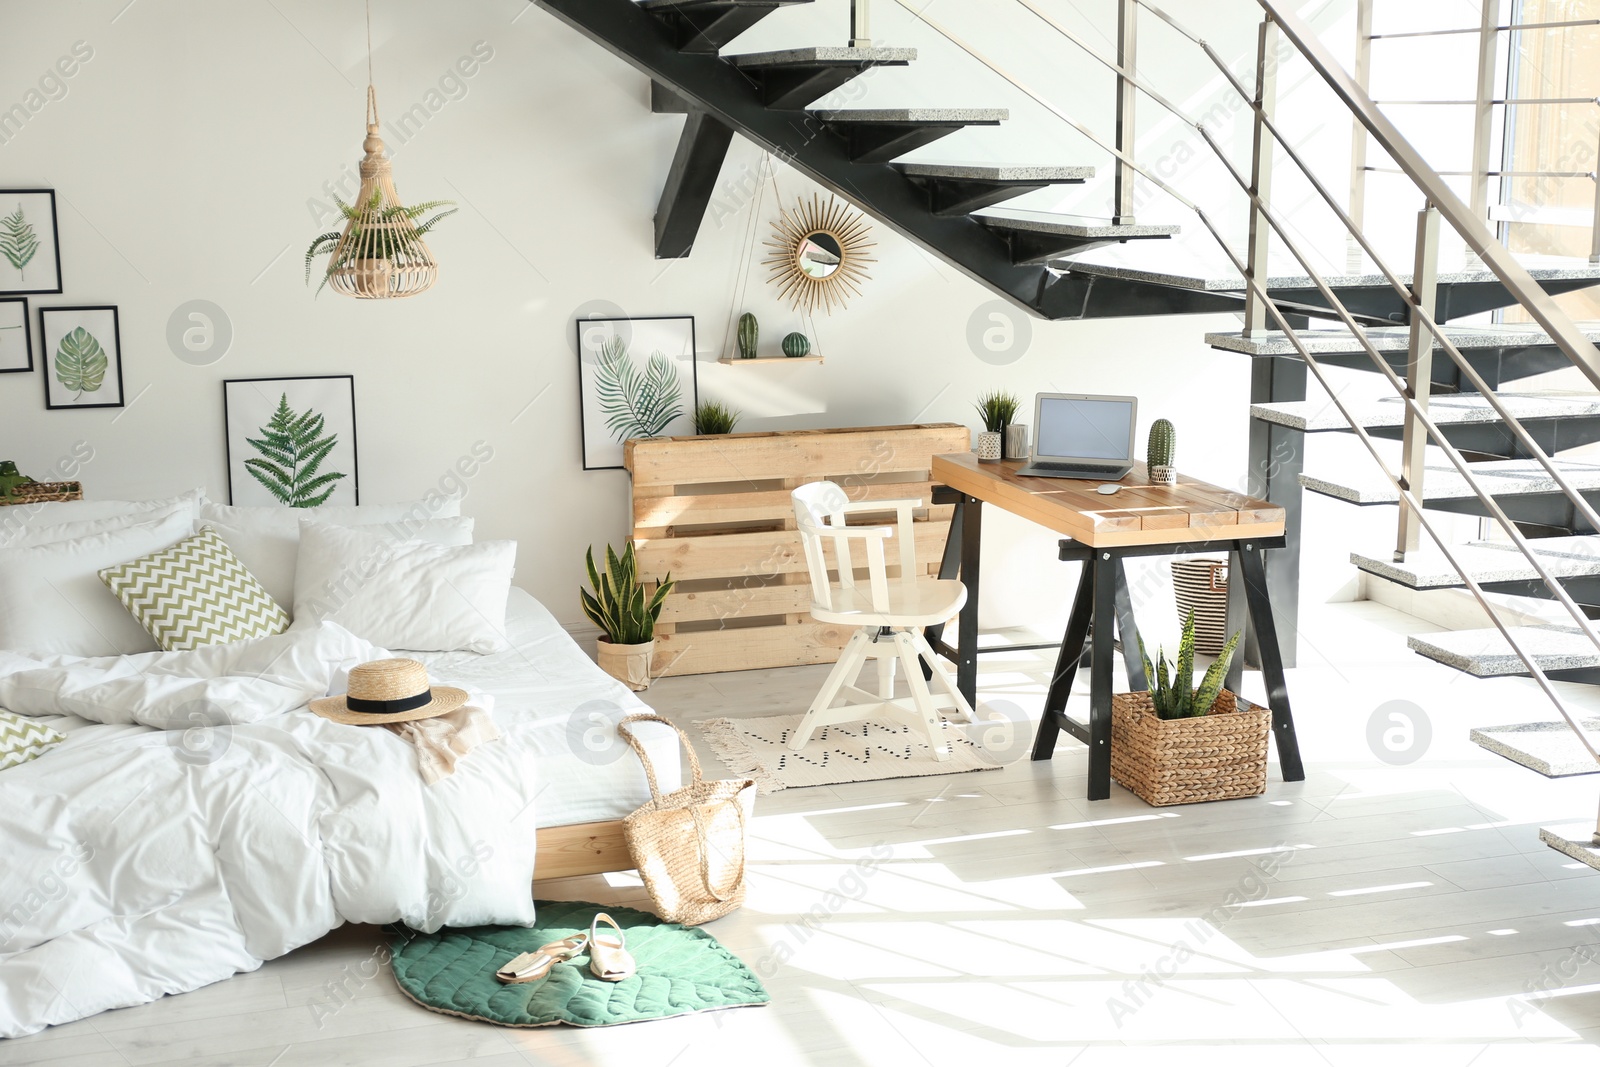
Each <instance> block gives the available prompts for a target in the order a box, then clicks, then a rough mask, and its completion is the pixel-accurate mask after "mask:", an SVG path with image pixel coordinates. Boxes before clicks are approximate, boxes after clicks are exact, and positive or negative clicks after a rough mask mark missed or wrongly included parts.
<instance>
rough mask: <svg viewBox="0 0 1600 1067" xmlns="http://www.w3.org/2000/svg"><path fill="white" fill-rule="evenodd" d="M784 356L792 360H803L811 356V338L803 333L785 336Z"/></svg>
mask: <svg viewBox="0 0 1600 1067" xmlns="http://www.w3.org/2000/svg"><path fill="white" fill-rule="evenodd" d="M783 354H784V355H786V356H788V357H789V358H790V359H803V358H805V357H806V356H809V355H810V354H811V338H809V337H807V336H806V335H805V334H803V333H790V334H785V335H784V338H783Z"/></svg>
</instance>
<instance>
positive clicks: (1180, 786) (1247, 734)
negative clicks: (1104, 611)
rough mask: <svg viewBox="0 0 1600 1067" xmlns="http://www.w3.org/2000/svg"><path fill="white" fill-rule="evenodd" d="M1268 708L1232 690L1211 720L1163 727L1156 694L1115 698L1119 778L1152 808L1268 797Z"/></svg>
mask: <svg viewBox="0 0 1600 1067" xmlns="http://www.w3.org/2000/svg"><path fill="white" fill-rule="evenodd" d="M1268 725H1269V723H1268V711H1267V709H1266V708H1263V707H1259V706H1257V705H1254V704H1251V703H1249V702H1245V704H1244V706H1243V707H1241V706H1240V705H1239V700H1238V698H1237V697H1235V696H1234V695H1233V694H1232V693H1230V692H1229V691H1228V690H1226V689H1224V690H1223V691H1222V692H1221V694H1220V695H1218V697H1217V702H1216V703H1215V704H1213V705H1212V706H1211V711H1210V713H1209V714H1206V715H1200V716H1196V717H1194V718H1191V719H1162V718H1158V717H1157V716H1156V713H1155V706H1154V704H1153V703H1152V701H1151V698H1150V694H1149V693H1116V694H1114V695H1113V696H1112V697H1111V777H1112V778H1115V779H1116V780H1117V781H1118V782H1121V783H1122V784H1123V785H1125V786H1127V787H1128V788H1129V789H1131V790H1132V791H1133V792H1134V794H1135V795H1137V796H1138V797H1139V798H1140V799H1141V800H1143V801H1144V802H1145V803H1146V804H1150V805H1152V806H1154V807H1165V806H1166V805H1169V804H1195V803H1198V802H1200V801H1203V800H1232V799H1234V798H1236V797H1253V796H1258V795H1260V794H1261V793H1264V792H1266V790H1267V727H1268Z"/></svg>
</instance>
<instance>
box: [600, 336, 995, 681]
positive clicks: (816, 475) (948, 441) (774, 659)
mask: <svg viewBox="0 0 1600 1067" xmlns="http://www.w3.org/2000/svg"><path fill="white" fill-rule="evenodd" d="M747 362H748V361H747ZM971 447H972V441H971V435H970V433H969V431H968V430H967V428H966V427H965V426H960V425H957V424H954V423H936V424H933V425H924V426H872V427H864V428H861V429H849V430H796V431H786V432H781V433H736V434H724V435H717V436H709V437H658V438H654V439H635V440H632V441H629V442H627V444H626V445H624V447H623V465H624V466H626V467H627V469H628V470H629V471H630V472H631V473H632V475H633V543H634V548H635V550H636V551H637V553H638V557H639V576H640V578H641V579H642V580H653V581H659V580H660V579H661V578H663V577H665V576H666V575H667V574H668V573H669V572H670V573H671V575H672V577H673V580H674V581H675V582H677V585H676V586H675V587H674V589H673V591H672V592H671V593H670V594H669V595H668V596H667V599H666V601H665V602H664V603H663V605H662V612H661V620H660V622H659V623H658V624H657V625H656V653H655V661H654V663H653V665H652V673H655V674H657V675H675V674H705V673H709V672H712V671H738V670H753V669H755V668H758V667H786V666H796V665H799V664H806V663H832V662H834V661H835V660H837V659H838V658H839V650H840V649H841V648H843V647H844V643H845V642H846V641H848V640H849V639H850V635H851V634H852V633H854V632H855V627H851V626H833V625H827V624H824V623H819V622H816V621H815V620H813V619H812V618H811V615H810V611H809V609H810V606H811V587H810V584H809V583H810V578H809V577H808V575H807V572H806V561H805V554H804V552H803V551H802V550H801V547H800V535H799V534H798V533H797V532H796V531H795V521H794V505H793V504H792V503H790V500H789V493H790V491H791V490H793V489H794V488H796V487H797V486H801V485H804V484H806V483H807V482H816V481H823V480H828V481H833V482H836V483H838V484H839V485H840V486H841V487H843V488H844V490H845V491H846V492H847V493H848V494H849V495H850V497H851V499H853V500H894V499H905V498H906V497H915V498H918V499H920V500H923V501H925V502H928V505H927V506H925V507H924V509H923V510H921V511H919V512H918V513H917V523H916V528H917V560H918V561H919V565H921V566H923V567H925V568H926V569H927V571H928V573H930V574H931V573H935V572H937V571H938V569H939V558H940V555H941V554H942V553H943V551H944V542H945V535H946V533H947V531H948V530H949V526H950V514H951V512H952V511H953V510H954V509H953V508H951V507H950V506H948V505H945V506H940V507H933V506H932V505H931V499H932V491H933V483H932V481H931V472H932V469H933V457H934V456H938V455H943V454H945V453H948V452H965V451H967V450H968V449H970V448H971ZM892 517H893V513H892V512H888V511H885V512H883V513H881V514H870V513H869V514H863V515H859V516H852V520H853V521H861V522H868V523H880V522H884V521H890V520H892Z"/></svg>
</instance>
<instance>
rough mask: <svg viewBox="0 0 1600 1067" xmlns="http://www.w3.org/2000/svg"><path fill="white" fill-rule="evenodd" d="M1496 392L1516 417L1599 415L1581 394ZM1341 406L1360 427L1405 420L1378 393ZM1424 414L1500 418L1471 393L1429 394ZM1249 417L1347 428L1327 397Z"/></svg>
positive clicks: (1257, 409) (1300, 426)
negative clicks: (1373, 396)
mask: <svg viewBox="0 0 1600 1067" xmlns="http://www.w3.org/2000/svg"><path fill="white" fill-rule="evenodd" d="M1496 395H1497V396H1498V397H1499V398H1500V402H1501V403H1502V404H1503V405H1504V406H1505V407H1506V408H1507V409H1508V410H1509V411H1510V412H1511V414H1512V415H1513V416H1514V417H1515V418H1516V419H1517V420H1518V421H1521V420H1523V419H1554V418H1565V417H1567V416H1574V415H1600V397H1595V396H1590V395H1585V394H1581V393H1497V394H1496ZM1345 406H1346V407H1349V408H1350V409H1351V414H1352V415H1353V416H1355V418H1356V420H1357V421H1358V422H1359V423H1360V424H1361V425H1362V426H1364V427H1368V428H1374V427H1379V426H1400V425H1403V424H1404V423H1405V411H1406V409H1405V404H1403V403H1402V402H1401V400H1400V398H1399V397H1393V396H1386V397H1379V398H1377V399H1375V400H1363V401H1357V402H1354V403H1347V404H1346V405H1345ZM1428 414H1429V415H1430V416H1431V417H1432V418H1433V421H1434V422H1436V423H1438V424H1439V425H1441V426H1459V425H1464V424H1467V423H1475V422H1499V421H1500V413H1499V412H1497V411H1495V409H1494V408H1492V407H1490V406H1489V401H1487V400H1485V399H1484V398H1483V397H1482V396H1480V395H1478V394H1476V393H1454V394H1440V395H1438V396H1434V397H1432V398H1430V399H1429V401H1428ZM1250 417H1251V418H1253V419H1261V420H1263V421H1265V422H1271V423H1276V424H1277V425H1279V426H1287V427H1288V428H1289V429H1291V430H1304V431H1307V432H1309V433H1316V432H1320V431H1326V430H1344V429H1347V428H1348V424H1347V423H1346V422H1345V421H1344V416H1343V415H1341V414H1339V409H1338V408H1337V407H1335V406H1334V405H1333V402H1332V401H1330V400H1298V401H1290V402H1287V403H1280V404H1252V405H1251V406H1250Z"/></svg>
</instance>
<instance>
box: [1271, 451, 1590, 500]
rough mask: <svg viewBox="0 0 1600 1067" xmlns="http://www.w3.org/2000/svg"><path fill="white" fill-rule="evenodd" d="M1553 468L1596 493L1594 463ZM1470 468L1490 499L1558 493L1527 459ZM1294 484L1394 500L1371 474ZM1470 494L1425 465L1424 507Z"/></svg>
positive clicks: (1455, 479) (1344, 496)
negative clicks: (1491, 497)
mask: <svg viewBox="0 0 1600 1067" xmlns="http://www.w3.org/2000/svg"><path fill="white" fill-rule="evenodd" d="M1555 466H1556V469H1558V470H1560V471H1561V473H1562V474H1563V475H1564V476H1565V477H1566V478H1567V480H1568V481H1569V482H1571V483H1572V485H1573V487H1574V488H1576V489H1580V490H1588V489H1600V464H1595V463H1579V462H1576V461H1574V460H1556V461H1555ZM1471 468H1472V473H1473V474H1474V475H1475V476H1476V477H1477V479H1478V483H1479V484H1480V485H1481V486H1482V487H1483V489H1484V491H1485V492H1487V493H1489V494H1491V495H1493V496H1496V497H1501V496H1528V495H1533V494H1539V493H1560V492H1561V488H1560V486H1558V485H1556V483H1555V481H1554V480H1552V479H1551V477H1550V475H1549V474H1547V473H1546V472H1545V469H1544V468H1543V467H1541V466H1540V465H1539V464H1538V463H1537V462H1536V461H1534V460H1531V459H1497V460H1491V461H1489V462H1487V463H1473V464H1471ZM1300 484H1301V485H1302V486H1304V487H1305V488H1307V489H1310V490H1311V491H1312V492H1315V493H1322V494H1323V495H1324V496H1331V497H1334V498H1335V499H1337V500H1344V501H1347V502H1349V503H1351V504H1394V503H1398V502H1399V499H1400V494H1399V492H1397V491H1396V489H1395V487H1394V486H1393V485H1391V484H1390V483H1389V482H1388V480H1387V479H1385V478H1384V477H1383V476H1382V475H1381V474H1379V473H1377V472H1376V471H1374V472H1372V473H1370V474H1368V473H1366V472H1365V471H1363V472H1362V473H1360V474H1359V475H1354V474H1351V475H1342V476H1340V478H1339V480H1338V481H1334V480H1332V479H1331V478H1327V477H1321V476H1318V475H1312V474H1302V475H1301V476H1300ZM1473 495H1474V494H1473V492H1472V490H1471V489H1469V488H1468V487H1467V482H1466V479H1465V478H1463V477H1462V476H1461V474H1460V473H1459V472H1458V471H1457V470H1456V469H1455V468H1454V467H1452V466H1451V465H1450V464H1449V463H1448V462H1444V461H1435V462H1430V463H1428V464H1427V465H1426V466H1425V468H1424V473H1423V479H1422V499H1423V502H1424V503H1426V502H1427V501H1430V500H1461V499H1465V498H1470V497H1472V496H1473Z"/></svg>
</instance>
